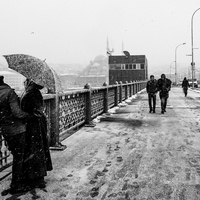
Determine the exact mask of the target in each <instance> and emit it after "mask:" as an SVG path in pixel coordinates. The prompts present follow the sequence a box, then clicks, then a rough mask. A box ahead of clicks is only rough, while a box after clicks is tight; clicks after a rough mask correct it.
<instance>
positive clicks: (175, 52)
mask: <svg viewBox="0 0 200 200" xmlns="http://www.w3.org/2000/svg"><path fill="white" fill-rule="evenodd" d="M184 44H186V43H182V44H179V45H178V46H177V47H176V49H175V84H176V85H177V61H176V57H177V56H176V51H177V48H178V47H179V46H181V45H184Z"/></svg>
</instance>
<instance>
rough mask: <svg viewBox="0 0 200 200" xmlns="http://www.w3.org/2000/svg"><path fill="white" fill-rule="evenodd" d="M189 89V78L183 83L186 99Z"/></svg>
mask: <svg viewBox="0 0 200 200" xmlns="http://www.w3.org/2000/svg"><path fill="white" fill-rule="evenodd" d="M188 87H189V82H188V80H187V78H186V77H185V78H184V79H183V82H182V88H183V92H184V94H185V97H186V96H187V91H188Z"/></svg>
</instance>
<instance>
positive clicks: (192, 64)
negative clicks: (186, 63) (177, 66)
mask: <svg viewBox="0 0 200 200" xmlns="http://www.w3.org/2000/svg"><path fill="white" fill-rule="evenodd" d="M198 10H200V8H198V9H196V10H195V11H194V13H193V14H192V19H191V46H192V63H191V66H192V87H194V65H195V63H194V52H193V50H194V48H193V18H194V14H195V13H196V12H197V11H198Z"/></svg>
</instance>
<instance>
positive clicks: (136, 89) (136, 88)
mask: <svg viewBox="0 0 200 200" xmlns="http://www.w3.org/2000/svg"><path fill="white" fill-rule="evenodd" d="M136 93H138V81H136Z"/></svg>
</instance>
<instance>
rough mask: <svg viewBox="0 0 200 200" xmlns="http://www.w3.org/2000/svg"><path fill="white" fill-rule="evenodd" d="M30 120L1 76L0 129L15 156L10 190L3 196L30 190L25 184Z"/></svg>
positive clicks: (3, 193) (6, 190)
mask: <svg viewBox="0 0 200 200" xmlns="http://www.w3.org/2000/svg"><path fill="white" fill-rule="evenodd" d="M30 119H31V115H30V114H28V113H25V112H23V111H22V110H21V109H20V107H19V101H18V96H17V94H16V93H15V91H14V89H12V88H11V87H10V86H9V85H7V84H6V83H4V77H3V76H0V129H1V133H2V135H3V137H4V139H5V141H6V143H7V146H8V149H9V151H11V153H12V155H13V164H12V179H11V184H10V188H8V189H5V190H4V191H2V193H1V195H2V196H4V195H7V194H8V193H11V194H15V193H18V192H26V191H28V190H30V187H28V186H27V185H25V184H24V182H23V174H24V173H23V170H24V151H25V133H26V123H27V120H30Z"/></svg>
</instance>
